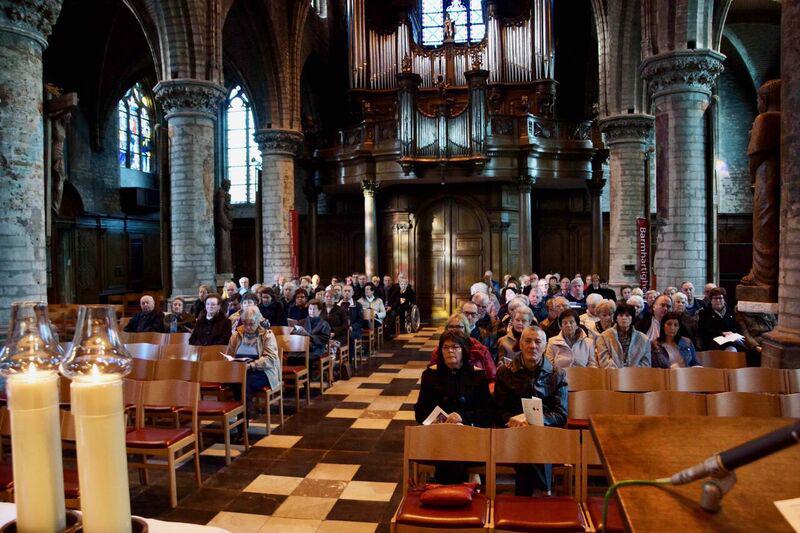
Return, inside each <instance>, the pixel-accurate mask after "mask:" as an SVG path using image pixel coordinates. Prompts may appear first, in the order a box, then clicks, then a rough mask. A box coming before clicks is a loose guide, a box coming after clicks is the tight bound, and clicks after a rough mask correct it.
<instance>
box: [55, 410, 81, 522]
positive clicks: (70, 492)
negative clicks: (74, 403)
mask: <svg viewBox="0 0 800 533" xmlns="http://www.w3.org/2000/svg"><path fill="white" fill-rule="evenodd" d="M59 420H60V423H61V446H62V447H63V448H65V449H75V417H74V416H73V415H72V413H71V412H70V411H68V410H66V409H62V410H61V413H60V415H59ZM63 470H64V504H65V506H66V507H67V509H80V508H81V489H80V483H79V480H78V471H77V470H76V469H74V468H66V467H63Z"/></svg>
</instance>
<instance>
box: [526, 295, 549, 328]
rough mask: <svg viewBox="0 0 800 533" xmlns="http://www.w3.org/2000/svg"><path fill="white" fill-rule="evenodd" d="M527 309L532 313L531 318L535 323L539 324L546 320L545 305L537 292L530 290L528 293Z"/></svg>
mask: <svg viewBox="0 0 800 533" xmlns="http://www.w3.org/2000/svg"><path fill="white" fill-rule="evenodd" d="M528 307H530V308H531V311H533V318H535V319H536V321H537V322H541V321H542V320H544V319H545V318H547V307H546V304H545V302H544V301H543V300H542V298H541V297H540V296H539V292H538V291H537V290H536V289H531V292H529V293H528Z"/></svg>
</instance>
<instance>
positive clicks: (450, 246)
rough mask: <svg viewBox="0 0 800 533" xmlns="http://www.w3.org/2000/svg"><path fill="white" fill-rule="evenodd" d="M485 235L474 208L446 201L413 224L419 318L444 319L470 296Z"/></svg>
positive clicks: (479, 271) (484, 247)
mask: <svg viewBox="0 0 800 533" xmlns="http://www.w3.org/2000/svg"><path fill="white" fill-rule="evenodd" d="M486 240H487V233H486V228H484V224H482V222H481V217H480V214H479V213H478V212H476V210H475V208H474V207H471V206H468V205H466V204H462V203H460V202H458V201H455V200H452V199H448V200H444V201H442V202H439V203H437V204H436V205H434V206H432V207H431V208H429V209H427V210H426V211H425V212H424V213H423V214H422V216H421V218H420V219H418V224H417V245H418V251H419V254H418V258H417V269H416V272H417V300H418V303H419V306H420V312H421V313H422V316H423V317H426V318H427V317H431V318H446V317H448V316H450V315H451V314H452V313H453V312H455V310H456V309H459V308H460V307H461V304H462V303H463V302H465V301H467V300H468V299H469V297H470V294H469V289H470V286H471V285H472V284H473V283H475V282H476V281H480V279H481V276H482V275H483V271H484V253H485V252H488V248H487V245H486Z"/></svg>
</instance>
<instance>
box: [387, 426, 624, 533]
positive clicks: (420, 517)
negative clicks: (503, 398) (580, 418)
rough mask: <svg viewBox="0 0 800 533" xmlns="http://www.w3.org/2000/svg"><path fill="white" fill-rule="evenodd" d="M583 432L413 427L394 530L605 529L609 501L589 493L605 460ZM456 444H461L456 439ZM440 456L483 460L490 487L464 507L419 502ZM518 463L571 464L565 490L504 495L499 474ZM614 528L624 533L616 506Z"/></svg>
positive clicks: (566, 470)
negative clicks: (592, 476) (592, 472)
mask: <svg viewBox="0 0 800 533" xmlns="http://www.w3.org/2000/svg"><path fill="white" fill-rule="evenodd" d="M582 433H585V432H581V431H573V430H568V429H560V428H551V427H538V426H526V427H521V428H509V429H483V428H475V427H471V426H460V425H454V424H436V425H431V426H408V427H406V429H405V440H404V449H403V500H402V501H401V503H400V505H399V507H398V509H397V512H396V513H395V515H394V517H393V518H392V521H391V529H392V531H393V532H401V533H405V532H421V531H446V530H457V531H498V532H499V531H595V530H599V529H600V520H601V518H600V517H601V509H602V499H601V498H596V497H589V496H588V494H589V493H588V476H589V467H594V466H597V465H598V464H599V463H600V459H599V457H598V453H597V450H596V449H595V446H594V442H593V441H592V438H591V436H589V435H588V432H586V433H587V434H586V435H584V438H581V437H582V435H581V434H582ZM454 442H457V443H458V445H457V446H453V443H454ZM439 461H458V462H466V463H472V464H477V465H478V466H477V470H478V471H479V472H483V473H485V479H486V486H485V491H484V492H482V493H478V494H475V495H474V496H473V499H472V502H471V503H470V504H469V505H468V506H467V507H464V508H455V509H453V508H449V509H440V508H431V507H427V506H423V505H422V504H421V503H420V492H417V491H414V490H409V487H410V486H411V485H414V486H419V485H421V484H422V481H421V479H420V473H421V472H422V471H424V470H425V465H426V464H430V463H431V462H439ZM518 464H553V465H554V466H559V468H560V465H564V467H565V468H563V470H562V471H563V475H564V476H565V478H566V479H567V483H565V484H564V486H565V487H566V489H565V491H564V492H565V493H564V494H562V495H559V496H532V497H525V496H513V495H511V494H505V493H502V494H501V493H499V492H500V491H499V490H498V487H499V484H498V479H497V477H498V474H501V473H503V472H507V471H509V469H508V468H507V467H508V466H511V465H518ZM610 516H611V519H610V520H609V523H608V525H609V527H608V528H607V531H622V530H623V526H622V521H621V518H620V515H619V512H618V510H617V509H616V507H615V506H614V507H612V512H611V513H610Z"/></svg>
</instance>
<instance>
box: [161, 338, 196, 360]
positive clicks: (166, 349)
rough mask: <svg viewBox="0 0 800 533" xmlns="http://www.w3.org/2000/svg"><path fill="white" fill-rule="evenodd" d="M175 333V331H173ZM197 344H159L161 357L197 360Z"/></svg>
mask: <svg viewBox="0 0 800 533" xmlns="http://www.w3.org/2000/svg"><path fill="white" fill-rule="evenodd" d="M173 335H177V333H173ZM197 348H198V347H197V346H190V345H188V344H164V345H162V346H161V359H185V360H187V361H197V359H198V355H197V352H198V350H197Z"/></svg>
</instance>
